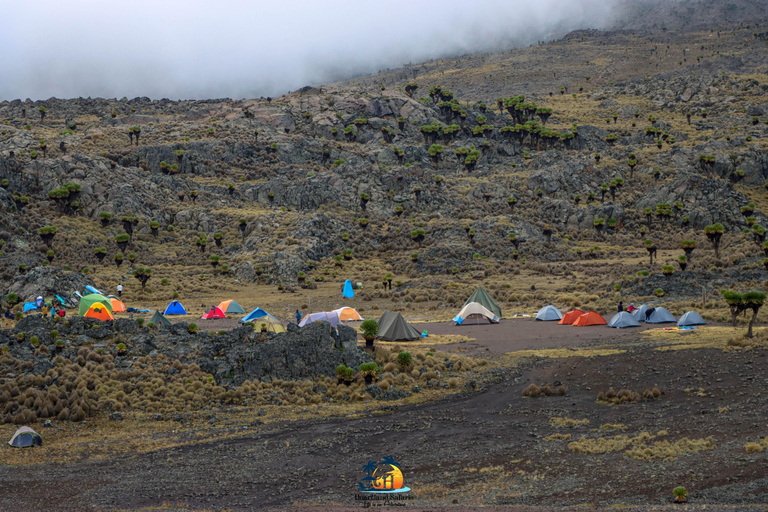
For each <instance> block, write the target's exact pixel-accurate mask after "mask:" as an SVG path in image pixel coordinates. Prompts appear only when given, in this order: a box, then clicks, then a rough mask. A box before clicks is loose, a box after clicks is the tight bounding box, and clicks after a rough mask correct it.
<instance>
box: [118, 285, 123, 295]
mask: <svg viewBox="0 0 768 512" xmlns="http://www.w3.org/2000/svg"><path fill="white" fill-rule="evenodd" d="M117 296H118V297H122V296H123V285H122V283H121V284H118V285H117Z"/></svg>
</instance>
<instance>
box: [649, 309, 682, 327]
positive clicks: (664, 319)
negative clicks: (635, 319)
mask: <svg viewBox="0 0 768 512" xmlns="http://www.w3.org/2000/svg"><path fill="white" fill-rule="evenodd" d="M645 323H647V324H666V323H677V320H675V317H674V316H672V313H670V312H669V311H668V310H666V309H665V308H656V309H655V310H654V311H653V313H651V316H649V317H648V320H646V321H645Z"/></svg>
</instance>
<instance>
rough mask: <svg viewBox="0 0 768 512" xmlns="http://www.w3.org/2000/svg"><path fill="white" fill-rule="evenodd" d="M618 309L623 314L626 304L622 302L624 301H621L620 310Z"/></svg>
mask: <svg viewBox="0 0 768 512" xmlns="http://www.w3.org/2000/svg"><path fill="white" fill-rule="evenodd" d="M618 309H619V313H621V312H622V311H624V302H622V301H619V308H618Z"/></svg>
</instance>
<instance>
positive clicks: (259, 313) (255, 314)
mask: <svg viewBox="0 0 768 512" xmlns="http://www.w3.org/2000/svg"><path fill="white" fill-rule="evenodd" d="M263 316H269V317H272V318H275V317H273V316H272V315H270V314H269V313H267V312H266V311H264V310H263V309H261V308H256V309H254V310H253V311H251V312H250V313H248V314H247V315H245V316H244V317H243V319H242V320H240V321H241V322H242V323H246V322H255V321H256V319H257V318H261V317H263Z"/></svg>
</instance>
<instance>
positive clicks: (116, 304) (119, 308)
mask: <svg viewBox="0 0 768 512" xmlns="http://www.w3.org/2000/svg"><path fill="white" fill-rule="evenodd" d="M109 303H110V304H112V313H124V312H125V304H124V303H123V301H121V300H120V299H116V298H113V297H110V298H109Z"/></svg>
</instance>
